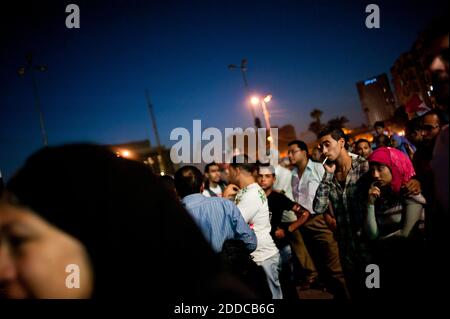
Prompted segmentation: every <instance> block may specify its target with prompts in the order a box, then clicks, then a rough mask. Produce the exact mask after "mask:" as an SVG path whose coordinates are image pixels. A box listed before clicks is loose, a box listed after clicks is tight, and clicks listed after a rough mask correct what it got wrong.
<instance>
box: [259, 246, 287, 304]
mask: <svg viewBox="0 0 450 319" xmlns="http://www.w3.org/2000/svg"><path fill="white" fill-rule="evenodd" d="M260 266H262V267H263V269H264V272H265V273H266V277H267V282H268V283H269V288H270V291H271V292H272V299H283V293H282V292H281V285H280V278H279V274H280V271H281V258H280V253H276V254H275V255H273V256H272V257H270V258H268V259H266V260H264V261H263V262H262V263H261V264H260Z"/></svg>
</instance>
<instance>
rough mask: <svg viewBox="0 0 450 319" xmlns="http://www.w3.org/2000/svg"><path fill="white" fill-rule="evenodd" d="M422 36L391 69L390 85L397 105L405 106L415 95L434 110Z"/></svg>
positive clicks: (433, 99) (434, 102)
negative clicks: (391, 84) (392, 87)
mask: <svg viewBox="0 0 450 319" xmlns="http://www.w3.org/2000/svg"><path fill="white" fill-rule="evenodd" d="M426 70H427V67H426V66H425V54H424V51H423V35H420V36H419V37H418V38H417V40H416V41H415V42H414V43H413V45H412V47H411V50H410V51H408V52H405V53H403V54H402V55H400V57H399V58H398V59H397V60H396V61H395V63H394V65H393V66H392V67H391V75H392V83H393V86H394V92H395V96H396V99H397V104H398V105H406V104H407V103H408V102H410V101H411V100H412V99H414V98H415V95H416V96H418V97H419V98H420V100H421V101H423V102H424V103H425V105H426V106H427V107H428V108H434V106H435V104H436V101H435V98H434V96H433V86H432V85H431V77H430V75H429V73H428V72H426Z"/></svg>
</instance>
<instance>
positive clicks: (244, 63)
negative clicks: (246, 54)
mask: <svg viewBox="0 0 450 319" xmlns="http://www.w3.org/2000/svg"><path fill="white" fill-rule="evenodd" d="M247 62H248V61H247V59H242V61H241V66H240V67H238V66H237V65H235V64H230V65H228V68H229V69H230V70H233V69H237V68H239V69H240V70H241V74H242V80H243V81H244V88H245V94H246V99H249V98H250V89H249V88H248V81H247V73H246V72H247ZM250 111H251V112H252V117H253V120H254V125H255V127H256V128H257V129H258V128H260V127H261V120H260V119H259V118H258V117H257V116H256V114H255V109H254V108H253V107H252V106H251V107H250Z"/></svg>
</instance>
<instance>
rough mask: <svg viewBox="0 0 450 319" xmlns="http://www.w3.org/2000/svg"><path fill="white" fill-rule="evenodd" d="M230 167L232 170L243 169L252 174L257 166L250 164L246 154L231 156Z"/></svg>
mask: <svg viewBox="0 0 450 319" xmlns="http://www.w3.org/2000/svg"><path fill="white" fill-rule="evenodd" d="M230 165H231V166H232V167H233V168H239V169H243V170H245V171H247V172H249V173H253V172H254V171H255V170H256V169H257V168H258V165H257V164H256V163H252V162H251V161H250V159H249V157H248V156H247V155H246V154H243V155H235V156H233V158H232V159H231V163H230Z"/></svg>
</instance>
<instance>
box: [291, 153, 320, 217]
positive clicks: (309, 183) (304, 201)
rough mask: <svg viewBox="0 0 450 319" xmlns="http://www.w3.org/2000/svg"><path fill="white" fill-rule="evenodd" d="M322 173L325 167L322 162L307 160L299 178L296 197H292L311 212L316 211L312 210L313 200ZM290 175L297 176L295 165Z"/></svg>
mask: <svg viewBox="0 0 450 319" xmlns="http://www.w3.org/2000/svg"><path fill="white" fill-rule="evenodd" d="M324 174H325V168H323V165H322V163H317V162H313V161H311V160H308V164H307V165H306V167H305V170H304V172H303V174H302V177H301V178H300V182H299V183H298V193H299V194H298V198H294V200H295V201H296V202H297V203H299V204H300V205H302V206H303V207H304V208H306V209H307V210H308V211H309V212H310V213H311V214H315V213H316V212H315V211H314V210H313V201H314V197H315V196H316V191H317V188H318V187H319V184H320V182H321V181H322V178H323V175H324ZM292 175H293V176H298V169H297V167H295V168H294V169H293V170H292ZM294 193H295V192H294Z"/></svg>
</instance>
